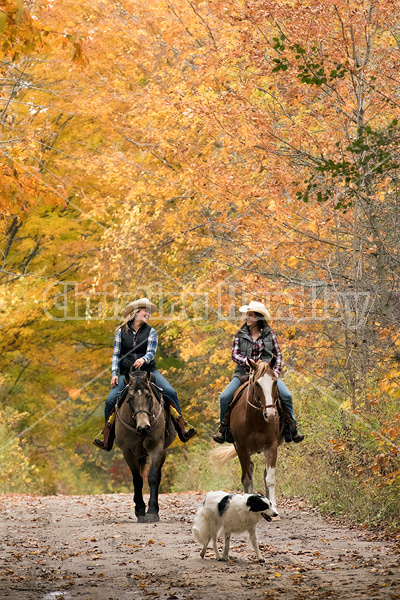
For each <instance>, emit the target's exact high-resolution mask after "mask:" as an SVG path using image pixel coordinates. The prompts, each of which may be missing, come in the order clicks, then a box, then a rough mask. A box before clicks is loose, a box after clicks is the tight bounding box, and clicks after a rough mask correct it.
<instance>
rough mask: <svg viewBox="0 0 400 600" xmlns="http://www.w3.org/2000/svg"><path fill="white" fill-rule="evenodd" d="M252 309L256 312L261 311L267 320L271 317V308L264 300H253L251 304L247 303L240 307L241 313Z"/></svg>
mask: <svg viewBox="0 0 400 600" xmlns="http://www.w3.org/2000/svg"><path fill="white" fill-rule="evenodd" d="M250 310H251V311H253V312H256V313H260V314H261V315H263V317H265V319H266V320H267V321H269V320H270V318H271V315H270V314H269V310H268V309H267V307H266V306H265V305H264V304H263V303H262V302H256V301H255V300H252V301H251V302H250V304H245V305H244V306H241V307H240V308H239V312H241V313H247V312H249V311H250Z"/></svg>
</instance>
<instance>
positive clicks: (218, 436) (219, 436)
mask: <svg viewBox="0 0 400 600" xmlns="http://www.w3.org/2000/svg"><path fill="white" fill-rule="evenodd" d="M212 439H213V440H214V442H217V444H223V443H224V442H225V441H226V440H225V432H224V433H221V432H220V431H219V430H218V431H217V433H214V435H213V436H212Z"/></svg>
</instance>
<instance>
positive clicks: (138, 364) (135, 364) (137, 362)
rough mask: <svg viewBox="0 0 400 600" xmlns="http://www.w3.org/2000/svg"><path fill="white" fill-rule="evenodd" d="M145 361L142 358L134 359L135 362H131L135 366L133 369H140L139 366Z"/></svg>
mask: <svg viewBox="0 0 400 600" xmlns="http://www.w3.org/2000/svg"><path fill="white" fill-rule="evenodd" d="M145 362H146V361H145V360H144V358H138V359H137V360H135V362H134V363H133V366H134V367H135V369H140V367H141V366H142V365H144V363H145Z"/></svg>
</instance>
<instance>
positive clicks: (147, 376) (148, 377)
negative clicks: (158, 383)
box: [146, 371, 151, 382]
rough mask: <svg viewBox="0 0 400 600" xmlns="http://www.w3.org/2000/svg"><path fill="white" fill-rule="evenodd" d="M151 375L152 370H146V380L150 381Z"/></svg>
mask: <svg viewBox="0 0 400 600" xmlns="http://www.w3.org/2000/svg"><path fill="white" fill-rule="evenodd" d="M150 377H151V375H150V371H146V381H147V382H148V381H150Z"/></svg>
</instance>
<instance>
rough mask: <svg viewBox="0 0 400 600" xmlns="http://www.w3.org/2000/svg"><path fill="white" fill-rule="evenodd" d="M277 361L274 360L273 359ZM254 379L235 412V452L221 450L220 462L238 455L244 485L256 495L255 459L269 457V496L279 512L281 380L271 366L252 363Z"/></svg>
mask: <svg viewBox="0 0 400 600" xmlns="http://www.w3.org/2000/svg"><path fill="white" fill-rule="evenodd" d="M273 360H274V359H273ZM249 364H250V366H251V370H250V379H249V383H248V386H247V387H246V388H245V389H244V390H243V392H242V394H241V396H240V398H239V400H238V401H237V403H236V404H235V406H234V407H233V409H232V414H231V419H230V428H231V431H232V435H233V437H234V440H235V443H234V449H231V448H229V449H228V450H225V449H222V448H221V449H218V450H216V451H215V452H214V456H215V459H216V461H219V462H220V463H222V464H223V463H226V462H227V461H228V460H230V459H231V458H234V456H235V455H236V454H237V456H238V457H239V461H240V465H241V467H242V484H243V488H244V491H245V493H247V494H252V493H253V492H254V490H253V471H254V463H253V461H252V460H251V456H252V455H253V454H256V453H260V452H263V453H264V456H265V461H266V462H265V470H264V482H265V493H266V496H267V498H269V500H270V501H271V503H272V508H273V509H274V510H275V512H276V504H275V467H276V459H277V456H278V444H279V438H280V424H279V414H278V407H277V402H278V387H277V380H278V378H277V376H276V375H275V373H274V371H273V370H272V368H271V364H272V361H271V363H266V362H259V363H255V362H254V361H252V360H250V361H249Z"/></svg>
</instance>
